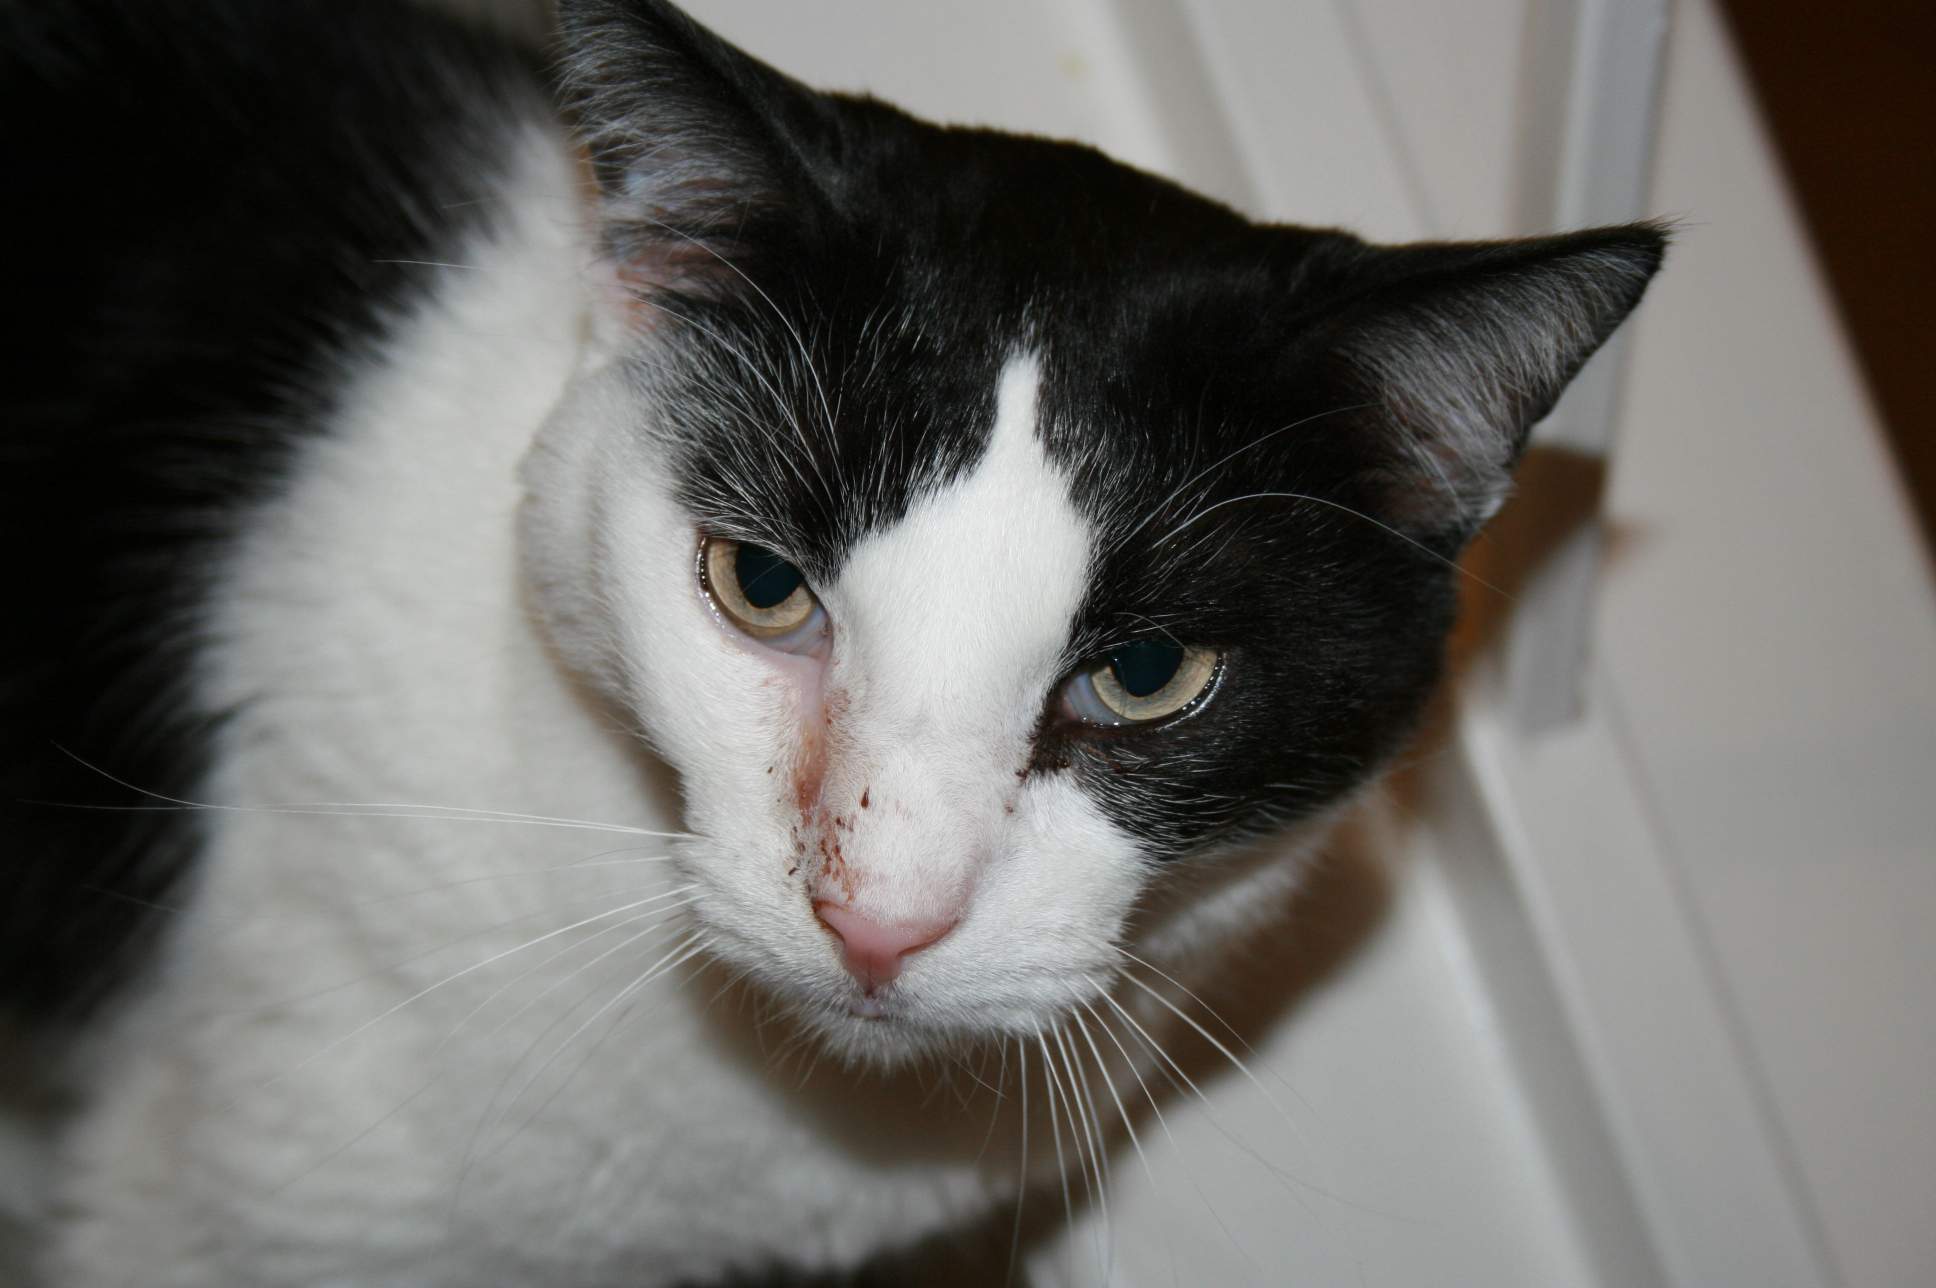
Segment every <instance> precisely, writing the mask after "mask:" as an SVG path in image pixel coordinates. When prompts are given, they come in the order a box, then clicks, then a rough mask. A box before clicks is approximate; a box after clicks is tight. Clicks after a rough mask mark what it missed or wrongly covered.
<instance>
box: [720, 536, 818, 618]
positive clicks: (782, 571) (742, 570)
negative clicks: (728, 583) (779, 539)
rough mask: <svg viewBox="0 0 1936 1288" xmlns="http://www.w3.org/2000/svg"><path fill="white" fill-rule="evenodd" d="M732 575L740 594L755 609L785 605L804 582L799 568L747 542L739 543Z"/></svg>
mask: <svg viewBox="0 0 1936 1288" xmlns="http://www.w3.org/2000/svg"><path fill="white" fill-rule="evenodd" d="M733 575H734V576H736V577H738V578H739V593H740V594H742V595H744V596H746V602H747V603H749V604H751V605H752V606H753V607H755V608H773V607H776V606H778V605H780V604H784V603H785V602H786V601H787V597H788V596H790V595H791V594H793V592H794V591H796V590H798V589H800V586H801V584H802V583H803V582H805V581H806V578H805V577H803V576H801V575H800V570H799V569H798V568H795V567H794V566H793V565H792V564H790V563H788V562H787V561H786V560H784V559H782V558H780V556H778V555H776V554H774V553H773V552H772V551H771V550H768V549H767V548H766V547H765V546H756V545H754V544H753V543H752V542H750V541H742V542H740V543H739V552H738V553H737V554H736V555H735V556H734V557H733Z"/></svg>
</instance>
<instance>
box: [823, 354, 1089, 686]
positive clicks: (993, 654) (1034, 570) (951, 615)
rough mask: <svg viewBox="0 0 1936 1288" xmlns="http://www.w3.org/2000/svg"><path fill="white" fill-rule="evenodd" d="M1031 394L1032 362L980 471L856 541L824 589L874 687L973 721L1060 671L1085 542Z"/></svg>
mask: <svg viewBox="0 0 1936 1288" xmlns="http://www.w3.org/2000/svg"><path fill="white" fill-rule="evenodd" d="M1040 392H1041V367H1040V362H1039V359H1038V357H1037V356H1036V355H1035V354H1034V353H1031V352H1028V351H1021V352H1017V353H1014V354H1012V355H1010V356H1009V357H1008V358H1007V359H1006V360H1005V361H1004V362H1003V364H1002V366H1001V368H1000V370H999V375H998V377H997V386H996V390H995V397H994V407H993V417H992V421H991V423H990V425H989V426H988V434H987V441H986V444H985V446H984V448H983V450H982V451H981V453H980V455H979V456H978V458H977V459H976V460H975V461H974V463H973V464H972V465H971V466H969V467H968V468H966V469H965V470H963V471H962V472H961V473H960V474H958V475H957V476H955V477H954V478H952V479H950V480H948V481H946V482H944V483H941V484H939V485H937V486H935V487H932V488H931V489H929V490H927V491H926V492H925V493H924V494H922V495H921V496H919V497H918V498H916V499H915V500H914V501H913V502H912V503H911V504H910V505H909V507H908V508H907V510H906V511H905V512H904V513H903V514H902V515H901V517H900V518H899V519H898V520H897V521H895V522H892V523H889V524H886V525H884V526H882V527H879V528H877V529H875V530H873V531H870V532H869V533H868V534H867V535H866V536H864V537H863V538H862V539H861V540H859V541H858V542H857V543H856V544H855V546H854V547H853V549H852V551H851V552H850V553H849V555H848V557H847V559H846V561H845V562H844V564H843V565H842V567H841V569H840V572H839V574H838V576H837V578H836V579H835V580H834V581H833V582H832V583H831V584H829V585H827V586H826V587H825V588H824V594H825V595H826V597H827V599H828V601H829V606H830V607H831V608H832V609H833V610H834V612H835V615H836V617H837V618H838V619H839V620H840V621H841V622H842V624H843V630H844V631H845V632H846V634H847V638H848V639H849V640H850V644H851V647H854V648H858V649H860V650H861V651H863V652H864V653H866V654H869V655H871V656H869V657H868V658H866V662H868V663H871V664H872V665H871V666H870V670H872V671H873V673H874V674H875V675H876V676H877V677H885V678H887V679H889V680H890V681H891V680H893V679H895V678H898V679H899V680H900V681H901V682H902V683H901V684H900V686H899V687H901V688H903V689H905V690H907V691H909V692H910V693H912V692H917V691H918V692H919V693H921V694H923V695H924V697H925V698H926V699H928V700H932V699H934V698H935V697H937V696H938V697H940V698H941V699H944V700H945V699H946V698H947V697H948V696H949V695H956V696H958V697H959V698H960V699H961V702H960V704H959V705H960V706H961V707H962V708H963V709H964V710H969V711H973V710H980V709H983V708H985V707H986V705H987V699H988V694H989V693H991V692H996V691H1004V690H1008V689H1012V688H1014V687H1015V681H1016V680H1017V679H1018V677H1032V678H1033V679H1035V680H1038V681H1040V682H1042V683H1046V682H1047V681H1049V680H1051V679H1053V678H1054V677H1055V674H1056V673H1057V672H1058V671H1059V670H1060V669H1061V667H1062V666H1064V665H1065V664H1066V658H1065V656H1064V654H1065V653H1066V651H1067V646H1068V641H1069V636H1070V631H1071V628H1072V626H1073V624H1074V622H1075V621H1076V618H1077V615H1078V613H1079V610H1080V609H1081V607H1082V605H1083V603H1084V601H1085V599H1086V598H1087V595H1088V589H1089V569H1090V563H1091V558H1092V554H1093V550H1094V547H1095V529H1094V526H1093V525H1092V524H1091V523H1090V522H1089V521H1088V519H1087V518H1086V517H1085V516H1083V515H1082V514H1081V513H1080V512H1079V511H1078V510H1077V508H1076V506H1075V504H1074V503H1073V500H1072V498H1071V494H1070V489H1069V484H1068V479H1067V477H1066V475H1065V473H1064V471H1063V470H1062V469H1061V468H1060V467H1059V466H1058V465H1057V464H1056V463H1055V462H1054V461H1052V460H1051V459H1050V457H1049V456H1048V454H1047V452H1046V451H1045V450H1044V446H1043V442H1042V438H1041V435H1040V433H1039V419H1038V418H1039V411H1040V405H1039V400H1040ZM903 673H905V674H903Z"/></svg>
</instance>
